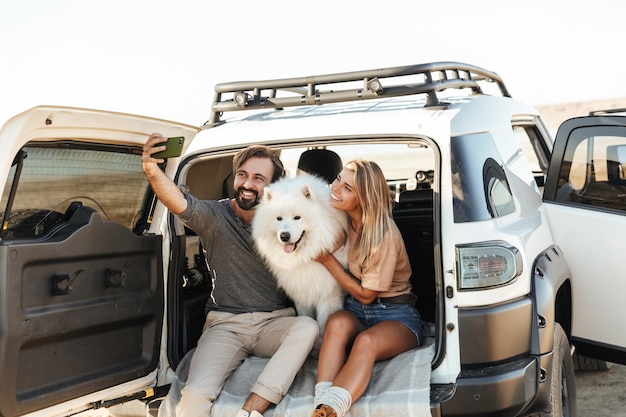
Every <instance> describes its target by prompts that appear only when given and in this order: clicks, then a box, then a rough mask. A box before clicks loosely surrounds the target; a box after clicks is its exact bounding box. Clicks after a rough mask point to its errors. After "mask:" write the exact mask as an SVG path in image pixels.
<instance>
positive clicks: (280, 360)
mask: <svg viewBox="0 0 626 417" xmlns="http://www.w3.org/2000/svg"><path fill="white" fill-rule="evenodd" d="M166 140H167V139H166V138H165V137H163V135H161V134H158V133H154V134H152V135H150V137H149V138H148V141H147V142H146V144H145V145H144V147H143V154H142V165H143V170H144V172H145V174H146V176H147V178H148V180H149V181H150V184H151V185H152V188H153V189H154V192H155V194H156V195H157V197H158V198H159V200H160V201H161V202H162V203H163V204H164V205H165V206H166V207H167V208H168V209H169V210H170V211H171V212H172V213H173V214H175V215H176V216H177V217H178V218H179V219H180V220H181V221H182V222H183V223H184V224H185V225H186V226H187V227H189V228H190V229H191V230H193V231H194V232H196V234H197V235H198V236H199V237H200V242H201V244H202V248H203V253H204V257H205V259H206V262H207V268H208V270H209V272H210V274H211V279H212V282H213V285H212V290H211V295H210V297H209V300H208V302H207V306H206V313H207V314H206V321H205V324H204V329H203V333H202V336H201V337H200V339H199V340H198V346H197V348H196V351H195V352H194V355H193V358H192V360H191V366H190V370H189V377H188V379H187V382H186V385H185V388H183V390H182V392H181V400H180V402H179V404H178V406H177V407H176V415H177V416H179V417H184V416H193V417H198V416H209V415H210V412H211V406H212V405H213V402H214V401H215V399H216V398H217V396H218V395H219V393H220V391H221V389H222V387H223V386H224V382H225V381H226V379H227V378H228V376H229V375H230V374H231V373H232V372H233V371H234V370H235V369H236V368H237V367H238V366H239V365H240V364H241V363H242V362H243V361H244V359H246V358H247V357H248V356H249V355H256V356H260V357H271V359H270V361H269V362H268V363H267V365H266V367H265V369H264V370H263V372H262V373H261V375H260V376H259V378H258V379H257V381H256V383H255V384H254V386H253V387H252V390H251V393H250V396H249V397H248V399H247V400H246V401H245V403H244V404H243V406H242V409H241V410H240V411H239V413H238V414H237V417H248V416H256V417H259V416H262V413H263V412H264V411H265V410H266V409H267V408H268V407H269V406H270V405H271V404H277V403H278V402H279V401H280V400H281V399H282V397H283V396H284V395H285V393H286V392H287V390H288V389H289V386H290V385H291V383H292V382H293V379H294V378H295V376H296V374H297V372H298V370H299V369H300V368H301V366H302V364H303V363H304V361H305V360H306V358H307V356H308V355H309V353H310V351H311V348H312V347H313V344H314V342H315V340H316V339H317V336H318V333H319V327H318V325H317V322H315V320H313V319H312V318H310V317H306V316H296V315H295V314H296V313H295V310H294V309H293V308H292V307H288V305H289V300H288V299H287V298H286V296H285V295H284V293H283V292H282V291H281V290H280V289H279V288H278V287H277V285H276V280H275V279H274V277H273V276H272V275H271V273H270V272H269V271H268V270H267V268H266V266H265V264H264V263H263V261H262V260H261V258H260V257H259V256H258V255H257V254H256V252H255V250H254V246H253V243H252V240H251V236H250V224H251V222H252V218H253V216H254V207H255V206H256V205H257V204H258V202H259V199H260V198H261V196H262V195H263V190H264V189H265V187H266V186H268V185H269V184H270V183H271V182H273V181H275V180H277V179H278V178H280V177H282V175H283V171H284V169H283V164H282V163H281V161H280V159H278V157H277V156H276V155H275V154H274V153H273V152H272V150H271V149H270V148H268V147H266V146H251V147H248V148H246V149H244V150H242V151H241V152H239V153H238V154H237V155H235V157H234V158H233V173H234V176H235V180H234V184H233V185H234V190H235V192H236V195H235V198H233V199H223V200H219V201H208V200H198V199H197V198H195V197H194V196H192V195H190V194H188V193H183V192H182V191H181V190H180V189H179V188H178V186H177V185H176V184H175V183H174V182H173V181H172V180H171V179H170V178H169V177H167V175H165V173H163V171H161V169H160V168H159V167H158V165H157V164H158V163H161V162H163V160H162V159H155V158H153V157H152V155H153V154H154V153H156V152H159V151H163V150H164V146H163V143H164V142H165V141H166Z"/></svg>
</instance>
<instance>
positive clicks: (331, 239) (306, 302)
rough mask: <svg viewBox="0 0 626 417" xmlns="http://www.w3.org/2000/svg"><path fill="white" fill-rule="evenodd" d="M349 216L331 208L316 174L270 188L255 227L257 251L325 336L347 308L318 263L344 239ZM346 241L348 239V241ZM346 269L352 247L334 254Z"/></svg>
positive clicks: (326, 188)
mask: <svg viewBox="0 0 626 417" xmlns="http://www.w3.org/2000/svg"><path fill="white" fill-rule="evenodd" d="M347 226H348V219H347V216H346V214H345V213H344V212H343V211H341V210H337V209H335V208H333V207H332V206H331V205H330V187H329V186H328V184H326V182H324V180H322V179H320V178H318V177H314V176H311V175H300V176H297V177H295V178H292V179H289V178H283V179H281V180H278V181H277V182H275V183H273V184H270V185H269V186H268V187H266V188H265V190H264V194H263V198H262V199H261V202H260V204H259V205H258V206H257V208H256V212H255V215H254V221H253V223H252V238H253V239H254V241H255V244H256V247H257V250H258V252H259V253H260V254H261V255H262V256H263V258H264V259H265V261H266V263H267V265H268V267H269V268H270V270H271V271H272V272H273V273H274V275H275V276H276V279H277V280H278V285H279V286H280V287H281V288H283V290H284V291H285V293H286V294H287V295H288V296H289V297H290V298H291V299H292V300H293V301H294V304H295V307H296V310H297V312H298V314H300V315H307V316H311V317H313V318H315V319H316V320H317V321H318V323H319V325H320V330H321V332H320V335H323V333H324V327H325V324H326V320H327V319H328V317H329V316H330V315H331V314H332V313H334V312H335V311H337V310H340V309H341V308H343V302H344V296H345V293H344V291H343V289H342V288H341V286H340V285H339V284H338V283H337V281H336V280H335V279H334V278H333V277H332V275H331V274H330V272H328V270H327V269H326V268H325V267H324V266H323V265H322V264H320V263H319V262H317V261H315V259H316V258H317V256H318V255H319V254H320V253H322V252H323V251H331V250H333V249H335V248H336V247H337V245H338V242H340V241H341V239H344V237H345V236H347V234H346V229H347ZM344 240H345V239H344ZM334 255H335V257H336V258H337V259H338V260H339V262H340V263H341V264H342V265H343V266H344V267H345V266H346V264H347V244H346V245H344V246H343V247H341V248H340V249H338V250H336V251H335V252H334Z"/></svg>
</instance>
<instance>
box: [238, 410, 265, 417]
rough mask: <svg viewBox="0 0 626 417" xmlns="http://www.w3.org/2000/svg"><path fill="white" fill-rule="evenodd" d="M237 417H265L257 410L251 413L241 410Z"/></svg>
mask: <svg viewBox="0 0 626 417" xmlns="http://www.w3.org/2000/svg"><path fill="white" fill-rule="evenodd" d="M235 417H263V414H261V413H259V412H258V411H256V410H252V412H251V413H248V412H247V411H246V410H244V409H241V410H239V412H238V413H237V415H236V416H235Z"/></svg>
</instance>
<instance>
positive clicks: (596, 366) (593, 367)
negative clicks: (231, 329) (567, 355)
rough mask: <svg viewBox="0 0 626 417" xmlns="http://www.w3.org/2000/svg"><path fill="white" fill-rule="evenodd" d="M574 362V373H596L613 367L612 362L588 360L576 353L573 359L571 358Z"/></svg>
mask: <svg viewBox="0 0 626 417" xmlns="http://www.w3.org/2000/svg"><path fill="white" fill-rule="evenodd" d="M572 360H573V361H574V370H575V371H583V372H587V371H589V372H597V371H608V370H609V369H611V368H612V367H613V363H612V362H607V361H603V360H600V359H593V358H588V357H586V356H583V355H581V354H579V353H578V352H574V357H573V358H572Z"/></svg>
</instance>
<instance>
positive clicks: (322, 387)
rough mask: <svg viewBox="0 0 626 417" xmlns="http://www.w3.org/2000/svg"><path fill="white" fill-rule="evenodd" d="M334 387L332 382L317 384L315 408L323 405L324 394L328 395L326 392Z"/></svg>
mask: <svg viewBox="0 0 626 417" xmlns="http://www.w3.org/2000/svg"><path fill="white" fill-rule="evenodd" d="M332 385H333V383H332V382H330V381H322V382H318V383H317V384H315V402H314V406H315V407H317V406H318V405H320V404H321V402H320V400H321V399H322V397H323V396H324V394H326V391H328V388H330V387H331V386H332Z"/></svg>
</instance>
